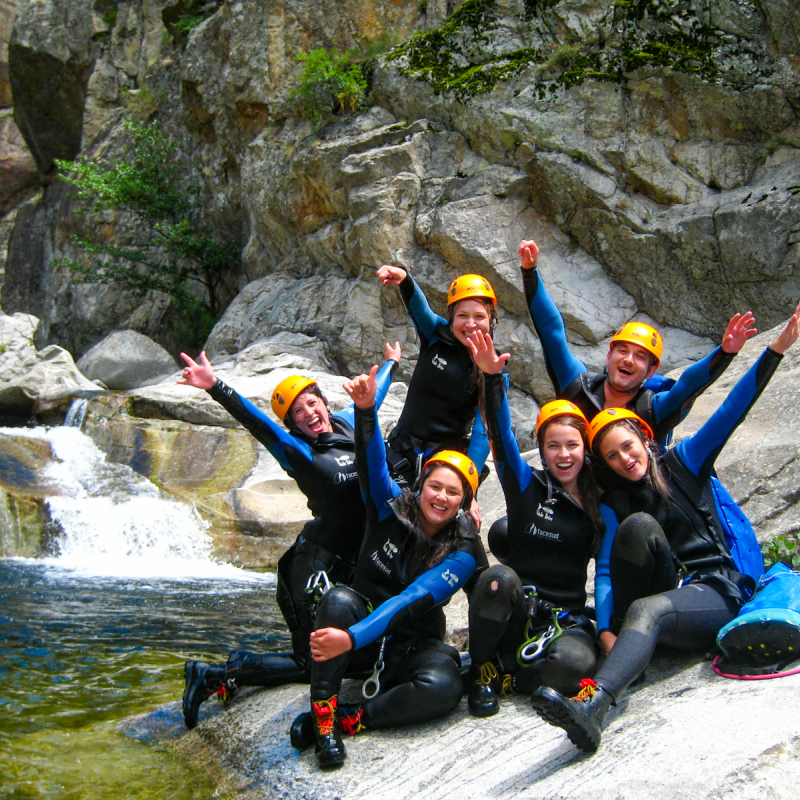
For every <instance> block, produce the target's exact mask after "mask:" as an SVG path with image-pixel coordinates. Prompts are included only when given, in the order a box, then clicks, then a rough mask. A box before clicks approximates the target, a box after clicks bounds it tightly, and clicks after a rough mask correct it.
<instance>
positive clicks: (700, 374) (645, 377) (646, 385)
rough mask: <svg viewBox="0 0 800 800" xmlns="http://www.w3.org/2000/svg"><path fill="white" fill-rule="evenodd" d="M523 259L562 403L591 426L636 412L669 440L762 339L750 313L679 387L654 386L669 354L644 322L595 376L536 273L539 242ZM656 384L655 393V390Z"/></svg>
mask: <svg viewBox="0 0 800 800" xmlns="http://www.w3.org/2000/svg"><path fill="white" fill-rule="evenodd" d="M519 254H520V259H521V261H522V283H523V286H524V288H525V298H526V300H527V302H528V309H529V310H530V314H531V318H532V319H533V325H534V327H535V328H536V333H537V335H538V336H539V339H540V340H541V342H542V348H543V349H544V356H545V361H546V364H547V372H548V374H549V375H550V379H551V380H552V382H553V388H554V389H555V391H556V395H557V396H558V397H563V398H566V399H567V400H572V402H574V403H575V404H576V405H578V406H579V407H580V409H581V411H583V413H584V414H586V417H587V419H589V420H590V421H591V419H592V418H593V417H594V416H595V414H597V413H598V412H600V411H602V410H603V409H604V408H630V409H632V410H633V411H635V412H636V413H637V414H638V415H639V416H640V417H641V418H642V419H643V420H645V422H647V424H648V425H650V427H651V428H652V429H653V431H654V434H655V440H656V441H658V442H663V441H665V440H668V438H669V435H670V433H671V432H672V429H673V428H674V427H675V426H676V425H677V424H678V423H679V422H680V421H681V420H682V419H683V418H684V417H685V416H686V415H687V414H688V413H689V410H690V409H691V407H692V403H694V401H695V399H696V398H697V397H698V396H699V395H700V394H702V392H704V391H705V389H706V388H707V387H708V386H710V385H711V384H712V383H713V382H714V381H715V380H716V379H717V378H718V377H719V376H720V375H721V374H722V373H723V372H724V371H725V369H726V368H727V367H728V365H729V364H730V362H731V361H732V360H733V357H734V355H736V353H738V352H739V350H741V348H742V346H743V345H744V343H745V342H746V341H747V339H748V338H750V336H753V335H754V334H755V333H757V331H756V329H755V328H754V327H752V326H753V325H754V324H755V319H754V318H753V314H752V313H751V312H750V311H748V312H746V313H745V314H734V316H733V317H732V318H731V321H730V322H729V323H728V327H727V329H726V331H725V335H724V336H723V338H722V344H721V346H720V347H717V348H716V349H715V350H714V351H713V352H711V353H709V355H707V356H706V357H705V358H703V359H701V360H700V361H698V362H696V363H695V364H693V365H692V366H690V367H688V368H687V369H686V370H684V372H683V374H682V375H681V377H680V378H679V379H678V380H677V381H675V382H673V381H669V380H667V379H666V378H663V379H660V380H658V379H656V380H652V381H651V379H653V377H654V375H655V372H656V370H657V369H658V366H659V364H660V362H661V354H662V351H663V349H664V343H663V341H662V339H661V335H660V334H659V332H658V331H657V330H656V329H655V328H652V327H651V326H650V325H646V324H645V323H643V322H628V323H626V324H625V325H623V326H622V327H621V328H620V329H619V330H618V331H617V333H615V334H614V336H612V337H611V342H610V344H609V348H608V355H607V356H606V369H605V372H589V370H588V369H587V367H586V365H585V364H584V363H583V362H582V361H581V360H580V359H578V358H577V357H576V356H575V355H573V353H572V352H571V351H570V349H569V343H568V342H567V332H566V328H565V326H564V320H563V318H562V317H561V314H560V313H559V311H558V309H557V308H556V306H555V303H553V300H552V298H551V297H550V295H549V294H548V293H547V290H546V289H545V286H544V284H543V282H542V279H541V276H540V275H539V270H538V269H536V261H537V259H538V256H539V248H538V246H537V245H536V242H534V241H533V240H523V241H522V242H521V243H520V246H519ZM656 381H657V382H656ZM654 384H655V386H656V387H657V388H655V389H654V388H651V386H653V385H654Z"/></svg>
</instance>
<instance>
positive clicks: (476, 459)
mask: <svg viewBox="0 0 800 800" xmlns="http://www.w3.org/2000/svg"><path fill="white" fill-rule="evenodd" d="M501 377H502V378H503V387H504V388H505V391H506V392H508V386H509V383H510V378H509V375H508V373H507V372H504V373H503V374H502V376H501ZM489 449H490V445H489V432H488V431H487V430H486V426H485V425H484V424H483V415H482V414H481V407H480V405H478V408H477V410H476V412H475V422H473V424H472V433H471V434H470V437H469V449H468V450H467V455H468V456H469V457H470V458H471V459H472V463H473V464H475V466H476V467H477V469H478V474H480V473H481V471H482V470H483V467H484V464H486V458H487V456H488V455H489Z"/></svg>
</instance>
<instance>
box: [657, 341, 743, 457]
mask: <svg viewBox="0 0 800 800" xmlns="http://www.w3.org/2000/svg"><path fill="white" fill-rule="evenodd" d="M734 356H735V353H726V352H725V351H724V350H723V349H722V348H721V347H717V348H716V350H714V351H713V352H711V353H709V354H708V355H707V356H706V357H705V358H701V359H700V361H696V362H695V363H694V364H692V365H691V366H690V367H687V368H686V369H685V370H684V371H683V374H682V375H681V376H680V378H678V380H677V381H676V382H675V385H674V386H672V387H670V388H669V389H668V390H667V391H662V392H657V393H656V394H653V395H651V399H650V402H651V405H652V410H653V419H654V420H655V427H654V432H655V439H656V441H657V442H658V441H661V440H662V439H663V438H664V437H665V436H667V434H669V432H670V431H671V430H672V429H673V428H674V427H675V426H676V425H677V424H678V423H679V422H680V421H681V420H682V419H684V418H685V417H686V415H687V414H688V413H689V411H690V410H691V408H692V404H693V403H694V401H695V400H696V399H697V398H698V397H699V396H700V395H701V394H702V393H703V392H704V391H705V390H706V389H707V388H708V387H709V386H710V385H711V384H712V383H714V381H715V380H716V379H717V378H719V376H720V375H722V373H723V372H725V370H726V369H727V368H728V366H729V365H730V363H731V361H733V359H734Z"/></svg>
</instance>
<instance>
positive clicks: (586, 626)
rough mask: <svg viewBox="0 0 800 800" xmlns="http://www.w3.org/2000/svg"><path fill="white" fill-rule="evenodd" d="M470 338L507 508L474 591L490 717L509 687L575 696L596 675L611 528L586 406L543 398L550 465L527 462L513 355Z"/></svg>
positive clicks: (473, 615) (473, 631)
mask: <svg viewBox="0 0 800 800" xmlns="http://www.w3.org/2000/svg"><path fill="white" fill-rule="evenodd" d="M469 345H470V348H471V351H472V357H473V359H474V360H475V363H476V364H477V365H478V366H479V367H480V369H481V370H482V371H483V372H484V373H485V374H484V408H485V410H486V421H487V426H488V428H489V439H490V441H491V444H492V452H493V453H494V463H495V468H496V469H497V474H498V476H499V478H500V483H501V485H502V487H503V492H504V494H505V498H506V505H507V508H508V526H507V530H506V528H505V527H504V529H503V532H504V533H505V535H504V536H502V537H499V536H498V535H497V529H495V528H492V531H493V535H491V536H490V539H489V545H490V547H491V550H492V553H493V554H494V555H495V557H497V559H498V560H499V561H500V562H501V563H500V564H499V565H496V566H492V567H489V569H487V570H486V571H485V572H484V573H483V574H482V575H481V576H480V578H479V579H478V582H477V584H476V586H475V588H474V590H473V591H472V593H471V594H470V598H469V653H470V657H471V659H472V666H471V670H470V674H469V678H468V692H469V695H468V706H469V710H470V713H472V714H473V715H474V716H478V717H486V716H491V715H492V714H496V713H497V711H498V710H499V703H498V699H499V698H498V694H499V693H500V692H501V691H502V692H503V693H508V692H511V693H518V692H524V693H526V694H530V693H531V692H532V691H533V690H534V689H536V688H537V687H538V686H540V685H542V684H546V685H547V686H552V687H554V688H556V689H558V690H559V691H560V692H562V693H564V694H568V695H572V694H575V693H576V692H577V691H578V689H579V688H580V685H581V681H582V680H583V679H584V678H591V677H592V675H594V671H595V667H596V665H597V655H598V648H597V639H596V636H595V629H594V625H593V624H592V622H591V621H590V620H589V619H588V618H587V617H586V616H585V615H584V610H585V606H586V588H585V587H586V571H587V566H588V563H589V559H590V558H591V557H592V556H594V555H595V554H596V552H597V549H598V547H599V544H600V539H601V537H602V534H603V530H604V526H603V522H602V520H601V519H600V512H599V509H598V497H599V495H598V490H597V486H596V484H595V482H594V477H593V475H592V471H591V467H589V466H587V465H586V461H585V456H586V452H587V447H586V426H587V422H586V417H584V415H583V412H582V411H581V410H580V409H579V408H578V407H577V406H576V405H575V404H574V403H571V402H570V401H569V400H554V401H553V402H551V403H547V404H546V405H544V406H542V409H541V411H540V412H539V416H538V418H537V420H536V439H537V441H538V443H539V453H540V454H541V458H542V462H543V464H544V467H545V468H544V469H543V470H541V469H534V468H532V467H530V466H528V464H527V463H526V462H525V461H524V460H523V459H522V456H521V455H520V452H519V447H518V446H517V442H516V439H515V438H514V432H513V430H512V429H511V412H510V410H509V407H508V400H507V398H506V395H505V390H504V387H503V381H502V379H501V375H500V372H501V370H502V367H503V364H504V363H505V361H506V360H507V358H508V356H507V355H505V354H504V355H502V356H498V355H497V354H496V353H495V349H494V346H493V344H492V340H491V337H489V336H488V335H487V336H484V335H483V334H482V333H480V332H477V333H475V334H473V335H472V336H470V339H469ZM498 666H499V670H498ZM502 673H506V674H505V676H504V677H503V678H502V679H501V678H500V674H502Z"/></svg>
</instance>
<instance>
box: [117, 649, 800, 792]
mask: <svg viewBox="0 0 800 800" xmlns="http://www.w3.org/2000/svg"><path fill="white" fill-rule="evenodd" d="M350 688H351V689H352V688H353V687H350ZM799 702H800V675H795V676H790V677H787V678H781V679H776V680H761V681H732V680H726V679H724V678H720V677H718V676H716V675H715V674H714V673H713V671H712V669H711V667H710V664H709V662H707V661H700V660H698V658H697V657H695V658H694V659H691V658H690V657H688V656H686V655H676V654H674V653H672V654H670V653H666V652H664V653H658V654H657V656H656V658H655V659H654V661H653V663H652V664H651V666H650V667H649V668H648V672H647V678H646V680H645V682H644V683H643V684H642V685H641V686H639V687H637V688H636V689H634V690H633V691H631V692H630V693H629V694H628V696H627V697H626V698H625V699H624V700H623V701H622V702H621V703H620V707H619V709H617V710H615V711H612V712H611V714H610V715H609V717H608V718H607V726H606V728H605V732H604V736H603V741H602V743H601V745H600V749H599V750H598V752H597V753H596V754H594V755H592V756H590V755H586V754H583V753H581V752H580V751H578V750H576V749H575V748H573V747H572V745H571V744H570V743H569V741H568V740H567V738H566V736H565V735H564V734H563V732H562V731H561V730H560V729H557V728H553V727H551V726H549V725H547V724H545V723H544V722H542V721H541V720H540V719H539V718H538V717H537V716H536V715H535V714H534V713H533V712H532V711H531V708H530V704H529V700H528V698H527V697H523V696H518V697H512V698H508V699H504V700H503V702H502V703H501V711H500V713H499V714H498V715H497V716H495V717H491V718H489V719H475V718H473V717H471V716H470V715H469V713H468V712H467V708H466V699H464V700H462V701H461V704H460V705H459V708H458V709H457V711H456V712H455V713H454V714H452V715H451V716H450V717H448V718H446V719H444V720H440V721H438V722H435V723H431V724H428V725H419V726H413V727H409V728H404V729H396V730H391V731H373V732H368V733H364V734H361V735H359V736H358V737H355V738H352V739H349V740H347V744H346V746H347V753H348V759H347V762H346V763H345V766H344V767H343V768H342V769H341V770H338V771H335V772H328V773H325V772H322V771H320V770H319V769H318V768H317V764H316V759H315V756H314V751H313V748H311V749H309V750H307V751H305V752H303V753H298V752H297V751H295V750H294V749H293V748H292V747H291V745H290V744H289V737H288V733H287V732H288V729H289V725H290V724H291V722H292V720H293V719H294V717H295V716H296V715H297V714H299V713H300V712H301V711H304V710H306V708H307V704H308V689H307V687H303V686H288V687H283V688H280V689H273V690H248V692H247V693H245V692H243V693H242V694H240V695H239V696H238V697H237V698H236V699H235V700H234V701H233V703H232V704H231V705H230V706H228V707H225V708H220V707H218V706H216V704H213V703H207V704H204V706H203V707H202V709H201V716H200V720H201V721H200V724H199V725H198V727H197V728H196V729H195V730H194V731H191V732H187V731H186V730H185V728H183V726H182V720H181V718H180V710H179V706H178V704H177V703H176V704H174V705H173V704H170V706H168V707H165V708H162V709H159V710H157V711H156V712H154V713H153V714H151V715H148V716H145V717H139V718H137V719H135V720H132V721H129V722H128V733H129V735H134V736H137V737H138V738H143V739H148V738H149V739H152V738H155V739H157V740H160V741H164V742H168V746H169V747H171V748H174V749H176V750H177V751H178V752H179V753H181V754H182V755H183V756H184V757H186V758H188V759H190V760H191V761H192V762H193V763H195V764H196V765H197V766H198V768H200V769H203V770H205V771H208V772H210V773H211V774H212V775H214V776H215V778H216V779H217V781H218V782H219V784H220V787H221V788H222V789H223V790H227V791H228V792H230V793H231V794H232V795H233V797H235V798H237V799H244V798H246V800H260V799H261V798H264V799H265V800H266V798H292V800H301V799H304V798H314V800H323V799H327V798H331V799H332V798H343V799H346V798H358V799H359V800H371V799H373V798H374V799H375V800H379V799H382V798H392V799H393V800H402V798H415V799H416V800H444V799H445V798H464V797H487V798H488V797H497V798H587V799H588V798H591V799H592V800H605V798H608V800H611V798H614V799H615V800H616V799H617V798H632V799H633V798H636V800H640V798H649V797H658V798H662V797H669V798H686V799H687V800H689V798H731V800H734V799H735V800H751V798H756V797H758V798H761V797H769V798H779V799H781V800H782V799H783V798H787V800H788V798H796V797H797V782H798V779H800V760H798V756H800V737H799V736H798V732H797V713H796V709H797V707H798V703H799ZM167 720H171V721H170V722H169V723H168V722H167Z"/></svg>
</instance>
